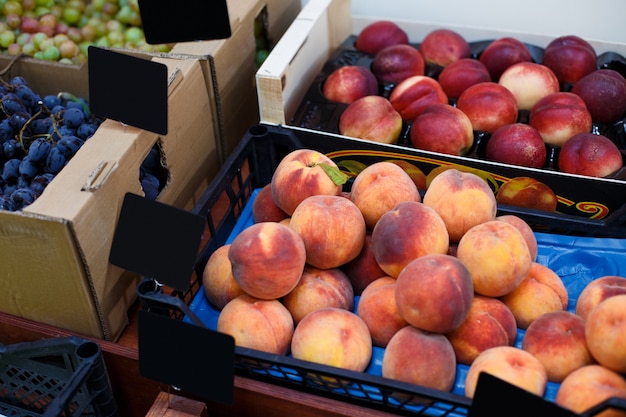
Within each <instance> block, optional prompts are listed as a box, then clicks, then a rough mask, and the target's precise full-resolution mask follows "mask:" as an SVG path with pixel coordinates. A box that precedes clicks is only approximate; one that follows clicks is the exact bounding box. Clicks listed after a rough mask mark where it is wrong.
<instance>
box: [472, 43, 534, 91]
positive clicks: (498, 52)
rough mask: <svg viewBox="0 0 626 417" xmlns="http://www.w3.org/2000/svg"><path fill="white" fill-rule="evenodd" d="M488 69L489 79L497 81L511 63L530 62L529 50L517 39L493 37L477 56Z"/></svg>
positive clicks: (531, 58)
mask: <svg viewBox="0 0 626 417" xmlns="http://www.w3.org/2000/svg"><path fill="white" fill-rule="evenodd" d="M478 59H479V60H480V62H482V63H483V64H484V65H485V67H487V69H488V70H489V74H490V75H491V79H492V80H494V81H495V82H498V80H499V79H500V75H502V73H503V72H504V70H506V69H507V68H508V67H510V66H511V65H513V64H516V63H518V62H532V60H533V57H532V55H531V54H530V51H529V50H528V48H527V47H526V45H524V43H523V42H521V41H520V40H519V39H516V38H513V37H503V38H498V39H494V40H493V41H492V42H491V43H490V44H489V45H487V47H486V48H485V49H484V50H483V51H482V52H481V54H480V56H479V57H478Z"/></svg>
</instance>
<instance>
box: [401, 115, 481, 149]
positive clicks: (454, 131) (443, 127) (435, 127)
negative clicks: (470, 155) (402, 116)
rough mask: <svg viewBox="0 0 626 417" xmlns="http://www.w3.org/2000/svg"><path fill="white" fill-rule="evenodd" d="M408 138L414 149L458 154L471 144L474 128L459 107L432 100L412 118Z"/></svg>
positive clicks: (472, 142) (469, 147)
mask: <svg viewBox="0 0 626 417" xmlns="http://www.w3.org/2000/svg"><path fill="white" fill-rule="evenodd" d="M409 139H410V141H411V144H412V145H413V146H415V147H416V148H417V149H422V150H426V151H431V152H439V153H445V154H449V155H456V156H462V155H465V154H466V153H467V152H469V150H470V149H471V147H472V145H473V144H474V131H473V130H472V122H471V121H470V119H469V118H468V117H467V115H466V114H465V113H463V112H462V111H461V110H459V109H457V108H456V107H454V106H451V105H450V104H443V103H435V104H433V105H432V106H430V107H428V108H427V109H426V110H424V112H423V113H422V114H421V115H419V116H418V117H417V119H415V120H414V121H413V123H412V124H411V129H410V132H409Z"/></svg>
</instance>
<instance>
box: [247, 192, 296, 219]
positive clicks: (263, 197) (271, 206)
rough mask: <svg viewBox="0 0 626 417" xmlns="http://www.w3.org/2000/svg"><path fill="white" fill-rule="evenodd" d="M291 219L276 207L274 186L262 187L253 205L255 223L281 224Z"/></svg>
mask: <svg viewBox="0 0 626 417" xmlns="http://www.w3.org/2000/svg"><path fill="white" fill-rule="evenodd" d="M287 217H289V216H288V215H287V213H285V212H284V211H283V210H282V209H281V208H280V207H278V206H277V205H276V202H275V201H274V197H272V184H271V183H270V184H266V185H265V186H263V187H261V189H260V190H259V192H258V193H257V195H256V197H255V198H254V202H253V203H252V220H253V221H254V222H255V223H261V222H279V221H281V220H283V219H286V218H287Z"/></svg>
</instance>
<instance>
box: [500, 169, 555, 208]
mask: <svg viewBox="0 0 626 417" xmlns="http://www.w3.org/2000/svg"><path fill="white" fill-rule="evenodd" d="M496 200H497V201H498V204H508V205H511V206H516V207H528V208H532V209H536V210H544V211H549V212H554V211H555V210H556V207H557V204H558V200H557V196H556V194H555V193H554V191H553V190H552V189H551V188H550V187H549V186H548V185H546V184H544V183H543V182H541V181H538V180H536V179H534V178H532V177H514V178H511V179H509V180H508V181H507V182H505V183H503V184H502V185H501V186H500V188H498V191H497V192H496Z"/></svg>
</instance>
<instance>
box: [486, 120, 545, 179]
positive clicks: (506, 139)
mask: <svg viewBox="0 0 626 417" xmlns="http://www.w3.org/2000/svg"><path fill="white" fill-rule="evenodd" d="M547 156H548V151H547V149H546V145H545V143H544V142H543V138H542V137H541V135H540V134H539V131H537V129H535V128H534V127H532V126H531V125H528V124H525V123H512V124H508V125H504V126H502V127H499V128H498V129H496V131H495V132H493V133H492V134H491V136H490V137H489V141H488V142H487V147H486V148H485V157H486V158H487V159H489V160H491V161H496V162H502V163H505V164H511V165H518V166H523V167H530V168H542V167H543V166H544V165H545V163H546V158H547Z"/></svg>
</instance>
